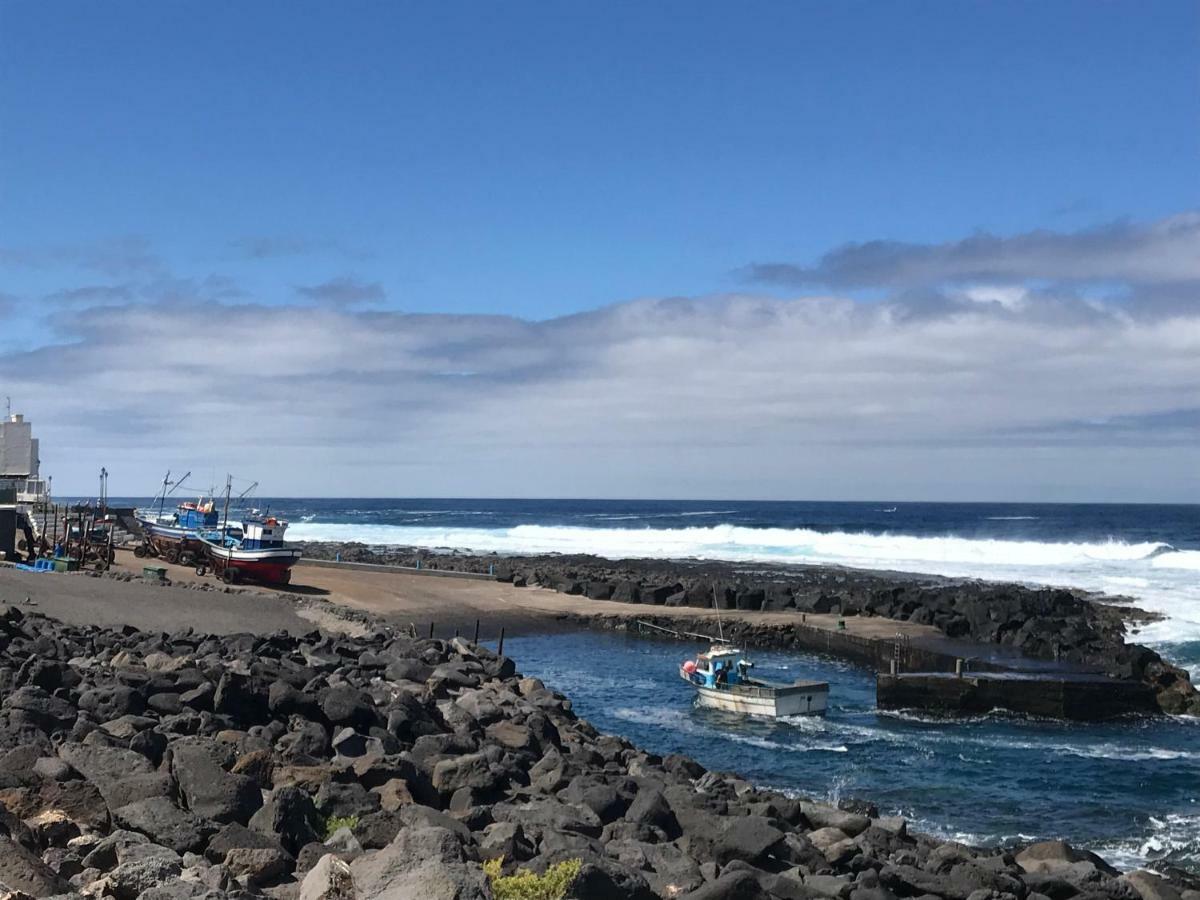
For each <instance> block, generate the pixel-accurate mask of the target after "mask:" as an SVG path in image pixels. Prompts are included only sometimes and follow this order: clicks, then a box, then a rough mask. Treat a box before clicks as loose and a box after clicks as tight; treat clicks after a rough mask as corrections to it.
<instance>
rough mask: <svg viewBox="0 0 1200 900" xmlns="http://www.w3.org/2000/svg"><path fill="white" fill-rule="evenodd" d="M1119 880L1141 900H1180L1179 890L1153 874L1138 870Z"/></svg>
mask: <svg viewBox="0 0 1200 900" xmlns="http://www.w3.org/2000/svg"><path fill="white" fill-rule="evenodd" d="M1120 880H1121V881H1123V882H1125V883H1126V884H1127V885H1129V886H1130V887H1131V888H1133V889H1134V891H1136V892H1137V895H1138V896H1139V897H1140V898H1141V900H1180V892H1179V890H1178V889H1177V888H1176V887H1175V886H1174V885H1172V884H1171V883H1170V882H1169V881H1167V880H1166V879H1164V878H1162V877H1161V876H1159V875H1156V874H1155V873H1154V872H1147V871H1146V870H1145V869H1138V870H1137V871H1136V872H1128V873H1126V874H1125V875H1122V876H1121V879H1120Z"/></svg>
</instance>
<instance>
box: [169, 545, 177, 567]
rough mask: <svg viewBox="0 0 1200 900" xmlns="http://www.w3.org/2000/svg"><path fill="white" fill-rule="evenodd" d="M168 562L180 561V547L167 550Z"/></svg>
mask: <svg viewBox="0 0 1200 900" xmlns="http://www.w3.org/2000/svg"><path fill="white" fill-rule="evenodd" d="M167 562H169V563H177V562H179V548H177V547H172V548H171V549H170V550H168V551H167Z"/></svg>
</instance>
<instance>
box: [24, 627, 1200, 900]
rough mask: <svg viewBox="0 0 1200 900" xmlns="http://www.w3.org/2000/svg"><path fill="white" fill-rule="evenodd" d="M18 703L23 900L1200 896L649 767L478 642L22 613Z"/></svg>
mask: <svg viewBox="0 0 1200 900" xmlns="http://www.w3.org/2000/svg"><path fill="white" fill-rule="evenodd" d="M0 685H2V686H3V697H4V699H3V702H2V703H0V807H2V808H0V886H2V890H3V891H4V892H5V893H3V896H6V897H11V898H14V900H19V898H21V897H23V896H32V897H52V896H53V897H62V898H64V900H66V898H83V897H93V898H101V897H111V898H115V900H199V898H204V900H221V898H256V897H267V898H279V900H285V898H286V900H290V898H301V900H374V898H378V900H404V898H411V900H486V898H490V897H493V896H495V891H494V887H493V883H492V882H491V881H490V880H489V876H488V875H486V874H485V873H484V870H483V863H484V862H485V861H486V860H489V859H496V858H500V859H502V860H503V861H502V863H501V864H500V869H501V871H502V872H504V873H511V872H513V871H514V870H515V869H516V868H517V867H521V868H524V869H529V870H532V871H534V872H544V871H546V870H547V869H548V868H549V867H551V866H553V865H555V864H556V863H561V862H564V861H578V862H577V863H574V862H572V863H571V865H572V866H573V869H572V871H576V870H577V874H576V876H575V877H574V879H573V881H572V883H571V887H570V888H569V890H568V892H567V894H566V896H567V897H571V898H576V900H609V898H611V900H620V898H637V900H652V898H657V897H662V898H687V900H718V898H744V900H752V898H762V900H772V898H777V900H792V898H804V900H895V898H905V897H922V898H928V900H933V898H937V897H941V898H946V900H1008V898H1013V900H1070V898H1074V897H1079V898H1086V900H1092V898H1095V900H1101V898H1112V900H1200V893H1196V888H1197V886H1198V885H1197V882H1196V881H1195V880H1194V879H1193V878H1192V877H1191V876H1189V875H1187V874H1186V873H1182V872H1167V873H1165V874H1166V876H1167V877H1166V878H1159V877H1156V876H1154V875H1151V874H1149V873H1144V872H1143V873H1130V874H1125V875H1120V874H1119V873H1118V872H1116V871H1115V870H1113V869H1112V868H1111V867H1109V866H1108V865H1107V864H1105V863H1104V861H1103V860H1101V859H1099V858H1098V857H1096V856H1094V855H1092V854H1089V853H1086V852H1081V851H1077V850H1075V849H1073V848H1071V847H1069V846H1068V845H1065V844H1062V843H1058V842H1044V843H1039V844H1034V845H1032V846H1029V847H1020V848H1010V849H1009V850H1007V851H1000V850H982V849H978V848H970V847H966V846H963V845H960V844H956V843H947V842H944V841H940V840H938V839H935V838H932V837H929V836H927V835H922V834H917V833H913V832H910V831H909V830H908V827H907V823H906V822H905V821H904V820H902V819H899V818H894V817H886V816H880V815H879V814H878V812H877V811H876V810H875V809H874V808H873V807H871V806H870V804H867V803H850V804H847V805H848V807H849V808H846V809H836V808H834V807H831V806H828V805H824V804H821V803H817V802H813V801H810V800H806V799H803V798H795V797H787V796H783V795H781V794H778V793H775V792H771V791H764V790H759V789H757V788H755V787H754V786H752V785H750V784H748V783H747V782H745V781H743V780H742V779H740V778H738V777H737V776H735V775H727V774H720V773H715V772H709V771H706V770H705V769H704V768H703V767H702V766H700V765H699V764H697V763H696V762H694V761H693V760H690V759H688V758H685V757H682V756H667V757H665V758H662V757H659V756H656V755H654V754H651V753H647V752H645V751H643V750H640V749H638V748H637V747H635V746H633V745H632V744H631V743H630V742H628V741H626V740H624V739H622V738H618V737H612V736H607V735H602V734H599V733H597V731H596V730H595V729H594V728H592V727H591V726H590V725H589V724H588V723H587V722H586V721H584V720H582V719H580V718H578V717H577V716H576V715H575V714H574V713H573V712H572V709H571V702H570V700H569V699H567V698H566V697H563V696H562V695H560V694H558V693H556V692H554V691H552V690H549V689H548V688H546V687H545V686H544V685H543V684H542V683H541V682H540V681H538V680H537V679H533V678H522V677H521V676H520V675H519V673H518V672H517V671H516V667H515V665H514V663H513V661H512V660H510V659H507V658H505V657H501V656H497V655H496V654H494V653H492V652H490V651H489V650H487V649H485V648H482V647H478V646H474V645H471V644H469V643H467V642H465V641H462V640H458V639H456V640H453V641H449V642H445V641H440V640H421V639H418V638H416V637H414V636H412V635H405V634H402V633H397V632H394V631H391V630H389V629H387V628H384V627H382V626H380V627H376V628H375V629H374V630H372V631H371V632H370V633H369V634H366V635H364V636H360V637H350V636H345V635H330V634H323V633H319V632H314V633H311V634H307V635H304V636H291V635H288V634H286V633H275V634H270V635H257V636H256V635H252V634H241V635H223V636H220V637H209V636H205V635H201V634H196V633H193V632H192V631H190V630H189V631H183V632H179V633H175V634H152V633H147V632H141V631H138V630H136V629H134V628H129V627H126V628H122V629H111V628H109V629H106V628H99V627H90V626H83V627H77V626H68V625H64V624H62V623H60V622H57V621H55V620H52V619H47V618H45V617H42V616H38V615H31V614H24V613H22V612H21V611H20V610H18V609H16V608H13V607H9V608H3V609H0ZM1037 830H1039V831H1040V830H1045V826H1044V825H1042V826H1039V827H1038V829H1037ZM499 887H500V885H499V884H496V885H495V888H497V889H498V888H499Z"/></svg>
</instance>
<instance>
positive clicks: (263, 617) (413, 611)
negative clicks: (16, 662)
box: [0, 551, 939, 640]
mask: <svg viewBox="0 0 1200 900" xmlns="http://www.w3.org/2000/svg"><path fill="white" fill-rule="evenodd" d="M145 564H146V561H145V560H141V559H137V558H135V557H134V556H133V554H132V553H130V552H128V551H118V553H117V563H116V566H115V568H116V570H117V571H119V572H129V573H135V574H137V575H138V576H140V575H141V572H142V568H143V566H144V565H145ZM159 564H160V565H163V566H164V568H166V570H167V575H168V578H170V579H171V580H172V582H173V583H174V584H173V586H158V585H151V584H145V583H142V581H141V580H140V577H139V578H138V579H137V580H134V581H131V582H125V581H119V580H115V579H111V578H92V577H88V576H86V575H55V574H37V575H34V574H31V573H26V572H20V571H17V570H14V569H9V568H0V603H14V604H16V605H18V606H23V605H24V598H25V597H27V596H28V597H30V598H31V600H32V601H33V604H32V605H30V606H29V608H30V609H35V610H37V611H38V612H42V613H45V614H46V615H50V616H54V617H55V618H59V619H63V620H64V621H68V622H73V623H78V624H88V623H94V624H100V625H133V626H136V627H138V628H142V629H151V630H161V631H174V630H177V629H180V628H187V627H191V628H195V629H196V630H198V631H208V632H213V633H230V632H235V631H254V632H260V633H266V632H271V631H276V630H279V629H287V630H289V631H292V632H298V631H299V632H303V631H310V630H312V628H314V627H322V628H326V629H329V628H335V629H340V630H345V629H346V628H351V629H355V628H358V627H359V626H356V625H354V624H353V623H351V624H350V625H347V624H346V622H345V620H344V619H342V618H339V614H338V613H339V610H338V608H339V607H342V608H345V609H350V610H357V611H360V612H364V613H368V614H370V615H373V616H378V617H380V618H382V619H384V620H386V621H388V622H390V623H392V624H395V625H398V626H407V625H410V624H411V625H415V626H416V628H417V631H418V632H419V633H421V634H425V633H427V630H428V628H429V625H430V623H434V625H435V629H436V631H435V633H436V634H438V635H439V636H449V635H450V634H453V633H454V632H455V630H457V631H458V632H459V633H460V634H463V635H468V636H469V635H472V634H473V633H474V628H475V622H476V620H478V621H479V623H480V625H479V627H480V636H481V637H482V638H484V639H494V638H495V637H496V635H497V634H498V633H499V630H500V629H501V628H504V629H505V630H506V633H507V634H510V635H515V634H528V633H532V632H545V631H554V630H560V629H573V628H577V627H579V621H578V620H579V618H580V617H586V618H590V619H594V620H603V619H606V618H612V619H629V618H638V617H645V616H653V617H654V618H655V619H657V620H659V621H662V620H664V619H665V620H670V619H675V618H677V619H680V620H685V619H686V620H688V621H690V622H692V623H694V622H695V621H696V620H701V621H703V622H704V623H705V625H706V626H707V630H708V632H709V633H712V634H715V633H716V632H717V630H718V623H717V618H718V615H720V616H723V617H724V621H725V622H729V621H733V620H734V619H739V620H742V621H747V622H750V623H753V624H763V625H767V624H779V625H783V624H797V622H798V620H799V619H800V615H799V614H798V613H795V612H783V613H780V612H734V613H730V612H724V613H720V614H718V613H717V612H716V611H715V610H711V609H695V608H692V607H678V608H671V607H663V606H648V605H641V604H628V603H614V602H612V601H598V600H589V599H587V598H586V597H579V596H568V595H566V594H560V593H558V592H557V591H552V590H548V589H544V588H536V587H529V588H517V587H513V586H512V585H511V584H504V583H502V582H497V581H488V580H476V579H459V578H443V577H436V576H430V575H418V574H415V573H410V572H402V571H401V572H379V571H362V570H355V569H350V568H347V569H335V568H324V567H317V566H308V565H301V566H298V567H297V568H296V569H295V570H294V572H293V583H292V584H291V585H290V586H289V587H288V588H287V589H273V588H269V587H258V586H254V587H253V588H251V589H250V591H251V592H237V593H225V592H224V591H223V590H219V589H218V590H213V591H204V592H198V591H196V590H193V589H187V588H185V587H183V586H182V585H186V584H190V583H195V582H198V581H201V580H203V581H207V582H209V583H210V584H213V585H214V586H216V587H218V588H220V587H222V586H221V585H220V584H219V583H218V582H217V581H216V580H215V579H214V578H213V577H212V576H211V575H209V576H203V577H201V576H198V575H196V573H195V571H193V570H192V569H188V568H184V567H181V566H172V565H167V564H163V563H159ZM297 595H299V597H300V598H301V600H300V601H299V602H297V600H296V596H297ZM804 620H805V623H806V624H807V625H809V626H810V627H813V628H819V629H827V630H829V631H841V632H845V633H847V634H852V635H857V636H860V637H864V638H883V639H888V638H892V637H894V636H895V635H896V634H897V633H903V634H905V635H907V636H909V637H910V638H912V639H914V640H917V639H930V638H935V637H939V633H938V632H937V631H936V629H934V628H932V627H930V626H924V625H915V624H912V623H908V622H895V621H891V620H887V619H879V618H865V617H864V618H859V617H854V616H851V617H847V618H846V619H844V620H842V619H840V618H839V617H838V616H834V615H817V614H809V615H807V616H805V617H804Z"/></svg>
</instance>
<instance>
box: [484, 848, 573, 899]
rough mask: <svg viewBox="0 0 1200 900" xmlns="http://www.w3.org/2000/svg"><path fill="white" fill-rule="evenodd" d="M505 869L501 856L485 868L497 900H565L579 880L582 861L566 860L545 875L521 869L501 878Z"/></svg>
mask: <svg viewBox="0 0 1200 900" xmlns="http://www.w3.org/2000/svg"><path fill="white" fill-rule="evenodd" d="M503 865H504V857H502V856H498V857H496V858H495V859H489V860H487V861H486V862H484V864H483V872H484V874H485V875H487V878H488V881H489V882H490V883H491V885H492V893H493V894H495V895H496V900H563V898H564V897H566V896H567V891H569V890H570V889H571V885H572V884H574V883H575V879H576V878H578V877H579V870H580V869H582V868H583V860H580V859H566V860H563V861H562V862H560V863H555V864H554V865H552V866H550V867H549V868H547V869H546V873H545V874H544V875H534V874H533V873H532V872H530V871H529V870H528V869H521V870H520V871H519V872H517V873H516V874H515V875H501V874H500V869H501V867H502V866H503Z"/></svg>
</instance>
